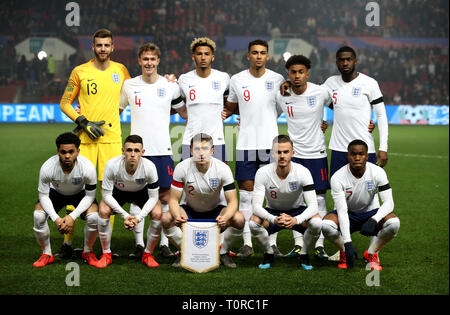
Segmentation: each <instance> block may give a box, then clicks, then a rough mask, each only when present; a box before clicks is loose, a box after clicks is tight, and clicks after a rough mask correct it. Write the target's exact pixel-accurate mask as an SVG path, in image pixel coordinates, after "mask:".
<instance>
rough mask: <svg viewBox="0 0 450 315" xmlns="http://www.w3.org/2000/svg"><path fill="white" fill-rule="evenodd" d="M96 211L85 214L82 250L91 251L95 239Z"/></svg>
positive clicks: (96, 232) (96, 231) (96, 230)
mask: <svg viewBox="0 0 450 315" xmlns="http://www.w3.org/2000/svg"><path fill="white" fill-rule="evenodd" d="M97 224H98V212H91V213H88V214H86V224H85V225H84V252H85V253H88V252H92V246H93V245H94V243H95V240H96V239H97V234H98V229H97Z"/></svg>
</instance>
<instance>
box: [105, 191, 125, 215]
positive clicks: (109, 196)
mask: <svg viewBox="0 0 450 315" xmlns="http://www.w3.org/2000/svg"><path fill="white" fill-rule="evenodd" d="M102 196H103V200H104V201H105V203H106V204H107V205H108V206H109V207H110V208H111V209H112V210H113V211H114V212H115V213H119V214H120V216H121V217H122V218H123V219H124V220H126V219H127V218H128V217H129V216H130V214H129V213H128V212H126V211H125V210H124V209H123V208H122V207H121V206H120V205H119V203H118V202H117V200H116V198H114V196H113V192H112V190H109V189H105V188H104V187H103V193H102Z"/></svg>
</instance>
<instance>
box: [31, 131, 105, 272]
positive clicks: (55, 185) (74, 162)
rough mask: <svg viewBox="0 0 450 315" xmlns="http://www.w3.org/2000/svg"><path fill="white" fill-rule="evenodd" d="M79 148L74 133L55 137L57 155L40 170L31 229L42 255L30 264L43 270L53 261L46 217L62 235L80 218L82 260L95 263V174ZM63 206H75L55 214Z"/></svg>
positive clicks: (96, 209) (91, 165) (91, 263)
mask: <svg viewBox="0 0 450 315" xmlns="http://www.w3.org/2000/svg"><path fill="white" fill-rule="evenodd" d="M79 147H80V139H79V138H78V137H77V136H76V135H74V134H73V133H70V132H66V133H63V134H61V135H59V136H58V137H57V138H56V148H57V149H58V154H57V155H54V156H52V157H51V158H49V159H48V160H47V161H46V162H45V163H44V164H43V165H42V167H41V170H40V173H39V187H38V191H39V200H38V202H37V203H36V206H35V208H34V227H33V230H34V235H35V236H36V240H37V242H38V244H39V245H40V246H41V248H42V255H41V257H40V258H39V259H38V260H37V261H36V262H35V263H34V264H33V266H34V267H44V266H45V265H47V264H51V263H52V262H53V261H54V256H53V255H52V249H51V246H50V230H49V227H48V224H47V219H48V218H49V217H50V219H51V220H52V221H53V222H54V223H55V226H56V228H57V229H58V232H59V233H61V234H65V233H70V232H71V231H72V230H73V226H74V222H75V220H76V219H77V218H78V217H79V216H81V218H82V219H84V220H86V225H85V228H84V250H83V253H82V257H83V258H84V259H85V260H86V261H87V262H88V263H89V264H90V265H95V264H96V263H97V258H96V257H95V255H94V253H93V252H92V245H93V244H94V242H95V240H96V238H97V233H98V232H97V218H98V213H97V212H98V206H97V202H96V201H95V192H96V187H97V172H96V171H95V167H94V165H93V164H92V162H91V161H89V160H88V159H86V158H85V157H83V156H81V155H79V153H80V149H79ZM66 205H74V206H75V207H76V208H75V210H74V211H72V212H71V213H70V214H69V215H66V216H65V217H64V218H61V217H59V215H58V213H57V211H59V210H61V208H62V207H64V206H66Z"/></svg>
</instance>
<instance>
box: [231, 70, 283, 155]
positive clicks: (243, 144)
mask: <svg viewBox="0 0 450 315" xmlns="http://www.w3.org/2000/svg"><path fill="white" fill-rule="evenodd" d="M283 82H284V78H283V76H282V75H280V74H278V73H276V72H274V71H272V70H269V69H266V72H265V73H264V74H263V75H262V76H261V77H259V78H256V77H254V76H253V75H252V74H251V73H250V71H249V70H248V69H247V70H244V71H241V72H239V73H237V74H235V75H233V76H232V77H231V80H230V94H229V95H228V101H229V102H231V103H238V106H239V115H240V128H239V135H238V140H237V145H236V149H237V150H263V149H271V148H272V140H273V139H274V138H275V137H276V136H277V135H278V125H277V119H278V116H279V115H278V114H279V113H278V112H277V105H276V95H277V93H278V91H279V90H280V85H281V83H283Z"/></svg>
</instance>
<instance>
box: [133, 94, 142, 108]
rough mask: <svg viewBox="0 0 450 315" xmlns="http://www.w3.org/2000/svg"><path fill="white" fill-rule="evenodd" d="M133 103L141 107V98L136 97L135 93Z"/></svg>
mask: <svg viewBox="0 0 450 315" xmlns="http://www.w3.org/2000/svg"><path fill="white" fill-rule="evenodd" d="M134 103H135V104H136V106H139V107H141V99H140V98H139V99H138V97H137V95H135V96H134Z"/></svg>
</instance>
